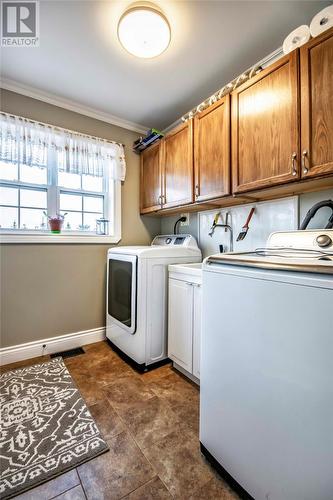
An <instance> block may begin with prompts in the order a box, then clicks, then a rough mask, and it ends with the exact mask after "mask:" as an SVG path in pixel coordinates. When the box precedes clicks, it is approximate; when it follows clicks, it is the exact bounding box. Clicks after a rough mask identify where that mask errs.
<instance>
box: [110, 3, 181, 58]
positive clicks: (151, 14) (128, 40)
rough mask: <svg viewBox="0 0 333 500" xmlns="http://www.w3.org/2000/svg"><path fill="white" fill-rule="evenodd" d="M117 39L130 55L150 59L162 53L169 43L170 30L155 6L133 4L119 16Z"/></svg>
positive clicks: (164, 18) (165, 19)
mask: <svg viewBox="0 0 333 500" xmlns="http://www.w3.org/2000/svg"><path fill="white" fill-rule="evenodd" d="M118 38H119V41H120V43H121V45H122V46H123V47H124V49H125V50H127V52H129V53H130V54H132V55H134V56H137V57H143V58H151V57H156V56H159V55H160V54H162V52H164V51H165V50H166V49H167V48H168V46H169V43H170V39H171V30H170V25H169V23H168V20H167V18H166V17H165V16H164V14H163V13H162V12H161V11H160V10H159V9H158V7H156V6H155V5H152V4H149V3H138V4H133V5H132V6H131V7H129V9H127V10H126V11H125V12H124V14H123V15H122V16H121V18H120V20H119V23H118Z"/></svg>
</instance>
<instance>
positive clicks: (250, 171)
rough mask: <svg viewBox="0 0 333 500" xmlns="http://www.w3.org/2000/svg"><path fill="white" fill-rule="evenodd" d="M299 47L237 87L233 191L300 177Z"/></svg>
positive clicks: (233, 115) (233, 142)
mask: <svg viewBox="0 0 333 500" xmlns="http://www.w3.org/2000/svg"><path fill="white" fill-rule="evenodd" d="M298 124H299V121H298V53H297V51H294V52H292V53H291V54H288V55H287V56H285V57H283V58H281V59H280V60H279V61H277V62H276V63H275V64H272V65H271V66H270V67H268V68H267V69H265V70H263V71H262V72H261V73H259V74H258V75H256V76H255V77H253V78H251V79H250V80H249V81H248V82H246V83H244V84H243V85H241V86H240V87H239V88H238V89H236V90H235V91H234V92H233V93H232V174H233V190H234V192H242V191H248V190H251V189H258V188H262V187H269V186H272V185H275V184H281V183H284V182H287V181H292V180H296V179H298V178H299V133H298Z"/></svg>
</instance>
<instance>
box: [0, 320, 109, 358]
mask: <svg viewBox="0 0 333 500" xmlns="http://www.w3.org/2000/svg"><path fill="white" fill-rule="evenodd" d="M104 339H105V327H102V328H94V329H92V330H84V331H82V332H76V333H69V334H67V335H60V336H59V337H52V338H50V339H44V340H36V341H34V342H27V343H26V344H19V345H14V346H12V347H4V348H2V349H0V365H8V364H9V363H15V362H16V361H22V360H24V359H30V358H35V357H37V356H42V355H45V354H52V353H54V352H61V351H66V350H67V349H73V348H75V347H80V346H82V345H87V344H93V343H94V342H100V341H101V340H104ZM43 346H45V348H44V347H43Z"/></svg>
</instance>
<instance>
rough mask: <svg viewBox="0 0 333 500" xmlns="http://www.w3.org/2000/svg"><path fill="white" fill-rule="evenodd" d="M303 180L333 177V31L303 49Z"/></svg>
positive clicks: (301, 54) (301, 57) (301, 52)
mask: <svg viewBox="0 0 333 500" xmlns="http://www.w3.org/2000/svg"><path fill="white" fill-rule="evenodd" d="M300 63H301V66H300V67H301V96H302V97H301V99H302V101H301V102H302V105H301V155H302V177H304V178H306V177H314V176H319V175H324V174H331V173H333V30H332V29H331V30H328V31H326V32H324V33H323V34H322V35H321V36H318V37H316V38H313V39H312V40H310V42H308V43H307V44H306V45H304V46H303V47H301V49H300Z"/></svg>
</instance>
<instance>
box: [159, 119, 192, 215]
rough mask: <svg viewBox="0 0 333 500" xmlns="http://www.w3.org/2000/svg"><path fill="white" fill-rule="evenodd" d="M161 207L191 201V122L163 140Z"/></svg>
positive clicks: (173, 131) (170, 133)
mask: <svg viewBox="0 0 333 500" xmlns="http://www.w3.org/2000/svg"><path fill="white" fill-rule="evenodd" d="M162 175H163V195H164V198H163V207H165V208H168V207H177V206H179V205H186V204H187V203H192V201H193V121H192V120H189V121H187V122H186V123H183V124H182V125H180V126H179V127H177V128H175V129H174V130H172V131H171V132H169V133H168V134H167V135H166V136H165V138H164V140H163V169H162Z"/></svg>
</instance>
